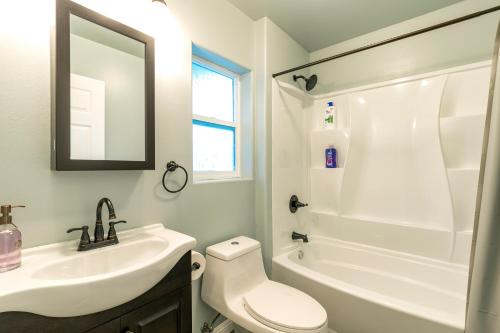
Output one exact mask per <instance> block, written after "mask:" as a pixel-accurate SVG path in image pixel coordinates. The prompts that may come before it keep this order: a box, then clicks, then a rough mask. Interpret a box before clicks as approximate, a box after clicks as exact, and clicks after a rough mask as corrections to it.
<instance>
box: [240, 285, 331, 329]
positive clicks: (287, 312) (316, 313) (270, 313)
mask: <svg viewBox="0 0 500 333" xmlns="http://www.w3.org/2000/svg"><path fill="white" fill-rule="evenodd" d="M243 302H244V305H245V310H246V311H247V312H248V314H249V315H251V316H252V317H253V318H254V319H256V320H257V321H259V322H260V323H262V324H264V325H266V326H268V327H271V328H274V329H276V330H279V331H282V332H290V333H297V332H300V331H314V330H317V329H320V328H321V327H323V326H324V325H325V324H326V322H327V314H326V311H325V309H323V307H322V306H321V305H320V304H319V303H318V302H317V301H316V300H315V299H314V298H312V297H311V296H309V295H307V294H305V293H303V292H302V291H300V290H297V289H295V288H292V287H289V286H287V285H284V284H281V283H277V282H273V281H269V280H268V281H266V282H263V283H261V284H260V285H258V286H257V287H256V288H254V289H253V290H252V291H250V292H248V293H247V294H245V295H244V296H243Z"/></svg>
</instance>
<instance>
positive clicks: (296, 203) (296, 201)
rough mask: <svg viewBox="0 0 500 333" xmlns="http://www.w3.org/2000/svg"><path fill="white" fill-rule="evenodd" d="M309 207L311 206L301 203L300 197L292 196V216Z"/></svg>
mask: <svg viewBox="0 0 500 333" xmlns="http://www.w3.org/2000/svg"><path fill="white" fill-rule="evenodd" d="M307 206H309V204H306V203H302V202H300V201H299V197H297V196H296V195H295V194H294V195H292V197H291V198H290V201H289V203H288V208H289V209H290V212H291V213H292V214H295V213H296V212H297V210H298V209H299V208H302V207H307Z"/></svg>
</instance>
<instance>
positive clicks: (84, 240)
mask: <svg viewBox="0 0 500 333" xmlns="http://www.w3.org/2000/svg"><path fill="white" fill-rule="evenodd" d="M79 230H81V231H82V237H80V246H82V245H88V244H90V235H89V227H88V226H87V225H84V226H82V227H80V228H71V229H69V230H68V231H66V232H67V233H68V234H69V233H71V232H73V231H79Z"/></svg>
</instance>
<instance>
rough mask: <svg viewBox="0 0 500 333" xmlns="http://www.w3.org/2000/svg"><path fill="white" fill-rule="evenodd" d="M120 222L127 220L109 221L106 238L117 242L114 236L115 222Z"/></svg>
mask: <svg viewBox="0 0 500 333" xmlns="http://www.w3.org/2000/svg"><path fill="white" fill-rule="evenodd" d="M120 223H127V221H123V220H122V221H116V222H109V231H108V240H110V239H112V240H116V241H117V242H118V237H116V229H115V224H120Z"/></svg>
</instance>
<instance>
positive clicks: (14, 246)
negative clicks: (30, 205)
mask: <svg viewBox="0 0 500 333" xmlns="http://www.w3.org/2000/svg"><path fill="white" fill-rule="evenodd" d="M17 207H23V208H24V206H11V205H5V206H1V214H2V216H0V273H3V272H7V271H10V270H12V269H15V268H18V267H19V266H21V247H22V238H21V232H20V231H19V229H18V228H17V227H16V225H15V224H13V223H12V216H10V212H11V211H12V208H17Z"/></svg>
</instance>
